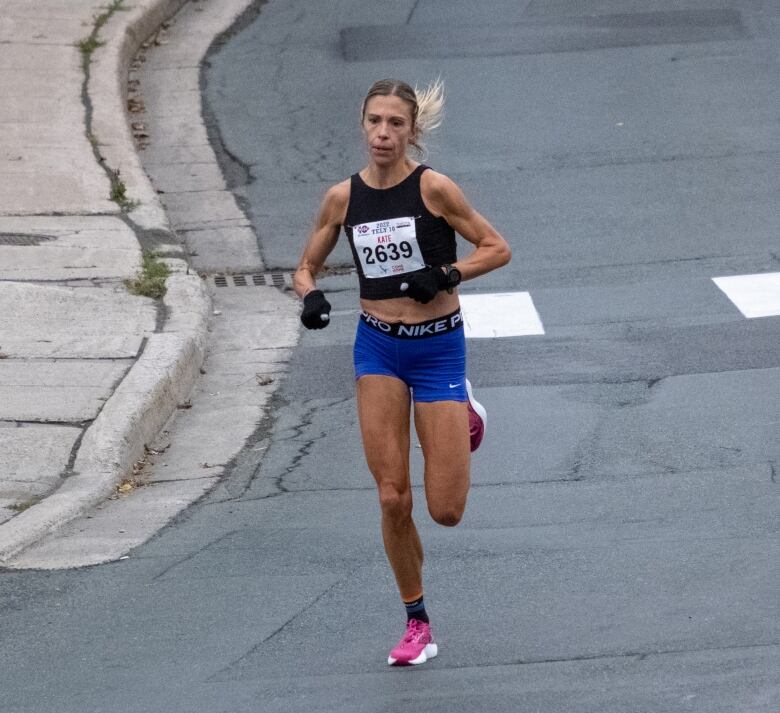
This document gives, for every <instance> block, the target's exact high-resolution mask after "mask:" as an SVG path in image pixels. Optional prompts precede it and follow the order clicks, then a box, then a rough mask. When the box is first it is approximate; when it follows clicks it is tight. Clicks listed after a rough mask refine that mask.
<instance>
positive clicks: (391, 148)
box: [363, 96, 414, 166]
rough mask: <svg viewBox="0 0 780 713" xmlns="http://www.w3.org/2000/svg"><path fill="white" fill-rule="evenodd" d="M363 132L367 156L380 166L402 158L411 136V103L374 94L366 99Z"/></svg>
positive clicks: (404, 155) (412, 135)
mask: <svg viewBox="0 0 780 713" xmlns="http://www.w3.org/2000/svg"><path fill="white" fill-rule="evenodd" d="M363 135H364V136H365V137H366V144H367V146H368V153H369V156H370V157H371V160H372V161H374V162H375V163H376V164H378V165H381V166H386V165H391V164H393V163H395V162H397V161H399V160H403V159H404V158H406V148H407V146H408V145H409V141H410V140H411V139H413V138H414V127H413V123H412V106H411V104H409V102H407V101H404V100H403V99H401V98H400V97H396V96H386V97H383V96H374V97H371V98H370V99H369V100H368V102H367V103H366V110H365V112H364V114H363Z"/></svg>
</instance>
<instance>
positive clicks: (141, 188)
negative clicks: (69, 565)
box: [0, 0, 211, 564]
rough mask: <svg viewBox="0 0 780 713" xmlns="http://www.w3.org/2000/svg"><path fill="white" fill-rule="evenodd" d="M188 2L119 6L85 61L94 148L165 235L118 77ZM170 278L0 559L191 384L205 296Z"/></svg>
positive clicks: (70, 504) (73, 513)
mask: <svg viewBox="0 0 780 713" xmlns="http://www.w3.org/2000/svg"><path fill="white" fill-rule="evenodd" d="M185 1H186V0H147V1H143V0H142V1H141V2H139V3H138V4H137V5H135V6H134V7H133V8H131V9H130V10H129V11H126V12H117V13H116V14H115V15H114V16H113V17H112V18H111V21H110V22H108V23H107V24H106V26H105V27H104V29H103V31H102V32H101V39H103V40H105V41H106V45H105V46H104V47H103V48H102V50H103V52H102V53H101V55H100V57H98V58H96V63H95V64H94V65H93V66H92V68H91V78H90V84H89V95H90V99H91V101H92V105H93V110H94V118H93V127H94V128H95V132H94V133H95V134H96V135H97V137H98V140H99V142H100V151H101V154H103V156H104V157H105V159H106V162H107V165H108V166H109V167H111V168H112V169H114V170H119V171H120V172H121V176H122V179H123V181H125V184H126V186H127V188H128V193H129V195H130V197H131V198H135V199H136V200H139V199H140V201H141V205H140V206H139V207H138V208H136V209H135V210H133V211H132V214H131V218H132V219H133V220H134V221H135V222H137V224H138V225H140V226H141V227H142V228H147V229H149V228H151V229H157V230H164V231H165V232H167V233H170V234H171V235H172V233H171V231H170V227H169V225H168V220H167V216H166V215H165V211H164V210H163V208H162V205H161V204H160V201H159V199H158V198H157V194H156V192H155V191H154V189H153V188H152V185H151V183H150V181H149V179H148V177H147V176H146V173H145V172H144V170H143V168H142V166H141V163H140V161H139V159H138V156H137V154H136V152H135V147H134V143H133V138H132V135H131V133H130V130H129V127H128V118H127V114H126V112H125V101H126V100H125V83H126V82H125V78H126V77H127V74H128V69H129V64H130V61H131V59H132V57H133V56H134V55H135V53H136V52H137V50H138V48H139V47H140V45H141V43H142V42H143V41H144V40H145V39H146V38H147V37H148V36H150V35H151V34H152V33H153V32H154V31H155V30H156V29H157V28H158V27H159V25H160V24H161V23H162V22H163V21H164V20H165V19H167V18H168V17H170V16H171V15H172V14H174V13H175V12H176V11H177V10H178V9H179V8H180V7H181V6H182V5H183V4H184V2H185ZM174 262H178V261H174ZM181 266H182V267H184V265H183V264H182V265H181ZM176 267H177V266H176V265H174V269H175V268H176ZM167 287H168V292H167V295H166V297H165V299H164V304H165V307H166V309H167V312H168V319H167V321H166V324H165V327H164V331H163V332H161V333H157V334H153V335H152V336H151V337H150V338H149V340H148V342H147V344H146V347H145V349H144V351H143V353H142V355H141V357H140V358H139V359H138V361H137V362H136V363H135V364H134V365H133V366H132V368H131V369H130V371H129V372H128V373H127V375H126V376H125V378H124V379H123V380H122V382H121V383H120V385H119V386H118V387H117V389H116V390H115V391H114V393H113V394H112V395H111V397H110V398H109V399H108V400H107V401H106V403H105V405H104V407H103V409H102V411H101V413H100V414H99V416H98V417H97V418H96V419H95V421H94V422H93V423H92V425H91V426H90V427H89V428H88V429H87V431H86V432H85V434H84V438H83V439H82V442H81V444H80V447H79V451H78V455H77V457H76V461H75V464H74V474H73V475H71V476H70V477H68V478H67V479H66V481H65V482H64V484H63V485H62V486H61V487H60V488H59V489H58V490H57V491H56V492H54V493H52V494H51V495H49V496H47V497H46V498H45V499H44V500H42V501H41V502H40V503H38V504H36V505H34V506H33V507H31V508H29V509H28V510H26V511H24V512H22V513H20V514H19V515H17V516H15V517H14V518H12V519H11V520H9V521H8V522H6V523H3V524H2V525H0V564H2V563H4V562H7V561H8V560H9V559H11V558H12V557H13V556H15V555H17V554H19V553H20V552H21V551H22V550H24V549H25V548H27V547H29V546H30V545H32V544H33V543H34V542H36V541H37V540H39V539H40V538H41V537H43V536H44V535H46V534H47V533H49V532H51V531H52V530H54V529H56V528H58V527H60V526H62V525H63V524H65V523H67V522H69V521H70V520H72V519H74V518H76V517H78V516H79V515H82V514H84V513H85V512H86V511H87V510H89V509H90V508H92V507H94V506H95V505H97V504H98V503H100V502H101V501H102V500H104V499H105V498H107V497H108V496H110V495H111V494H112V493H113V492H114V491H115V488H116V486H117V485H118V484H119V483H120V482H121V480H122V478H123V477H125V476H126V475H127V474H128V473H129V472H130V471H131V469H132V466H133V464H134V463H135V462H136V461H137V460H139V459H140V458H141V457H142V455H143V453H144V447H145V445H146V444H147V443H149V442H151V440H152V439H153V438H154V437H155V436H156V435H157V433H158V432H159V431H160V429H161V428H162V427H163V425H164V424H165V422H166V421H167V420H168V418H169V417H170V415H171V414H172V413H173V411H174V410H175V409H176V406H177V405H178V404H180V403H181V402H182V401H183V400H185V398H186V396H187V395H188V394H189V392H190V391H191V389H192V387H193V386H194V384H195V382H196V380H197V378H198V375H199V373H200V367H201V365H202V363H203V359H204V356H205V348H206V335H207V327H208V315H209V313H210V306H211V302H210V298H209V296H208V294H207V292H206V289H205V286H204V285H203V283H202V281H201V279H200V278H199V277H197V276H195V275H185V274H174V275H173V276H171V277H170V278H169V279H168V282H167Z"/></svg>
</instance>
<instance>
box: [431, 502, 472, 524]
mask: <svg viewBox="0 0 780 713" xmlns="http://www.w3.org/2000/svg"><path fill="white" fill-rule="evenodd" d="M465 509H466V508H465V503H464V504H463V505H459V504H448V505H430V504H429V505H428V512H429V513H430V514H431V517H432V518H433V519H434V521H435V522H437V523H438V524H439V525H444V526H445V527H455V525H457V524H458V523H459V522H460V521H461V520H462V519H463V511H464V510H465Z"/></svg>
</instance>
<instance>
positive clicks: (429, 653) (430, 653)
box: [387, 644, 439, 666]
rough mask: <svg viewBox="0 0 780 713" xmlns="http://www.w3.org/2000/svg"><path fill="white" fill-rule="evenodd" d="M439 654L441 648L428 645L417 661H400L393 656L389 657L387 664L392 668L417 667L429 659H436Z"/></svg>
mask: <svg viewBox="0 0 780 713" xmlns="http://www.w3.org/2000/svg"><path fill="white" fill-rule="evenodd" d="M438 654H439V647H438V646H437V645H436V644H426V645H425V648H424V649H423V650H422V651H421V652H420V655H419V656H418V657H417V658H416V659H412V660H411V661H398V659H394V658H393V657H392V656H388V657H387V663H388V664H389V665H390V666H417V665H419V664H421V663H425V662H426V661H427V660H428V659H434V658H436V656H437V655H438Z"/></svg>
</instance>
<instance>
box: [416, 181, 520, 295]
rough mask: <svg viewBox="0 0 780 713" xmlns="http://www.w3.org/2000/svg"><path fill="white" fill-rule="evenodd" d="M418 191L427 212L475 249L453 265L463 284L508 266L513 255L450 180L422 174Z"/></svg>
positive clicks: (504, 241)
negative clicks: (441, 220) (438, 217)
mask: <svg viewBox="0 0 780 713" xmlns="http://www.w3.org/2000/svg"><path fill="white" fill-rule="evenodd" d="M420 190H421V192H422V197H423V201H424V202H425V205H426V206H427V208H428V210H430V211H431V213H433V214H434V215H436V216H441V217H442V218H444V219H445V220H446V221H447V222H448V223H449V224H450V225H451V226H452V228H453V229H454V230H455V232H457V233H458V234H460V235H462V236H463V237H464V238H465V239H466V240H468V241H469V242H470V243H472V244H473V245H474V251H473V252H472V253H471V254H469V255H467V256H465V257H463V258H461V259H459V260H458V261H457V262H456V263H455V267H457V268H458V270H460V274H461V276H462V279H463V280H470V279H472V278H474V277H477V276H479V275H484V274H485V273H486V272H490V271H491V270H495V269H496V268H499V267H501V266H502V265H506V264H507V263H508V262H509V260H510V259H511V257H512V251H511V250H510V248H509V244H508V243H507V241H506V240H504V238H503V237H501V234H500V233H499V232H498V231H497V230H496V229H495V228H494V227H493V226H492V225H491V224H490V223H489V222H488V221H487V219H486V218H484V217H483V216H482V215H480V214H479V213H478V212H477V211H476V210H474V208H472V206H471V205H470V204H469V202H468V201H467V200H466V196H465V195H464V194H463V191H462V190H461V189H460V187H459V186H458V185H457V184H456V183H455V182H454V181H453V180H452V179H450V178H448V177H447V176H445V175H444V174H442V173H437V172H436V171H433V170H428V171H425V172H424V173H423V174H422V176H421V181H420Z"/></svg>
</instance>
